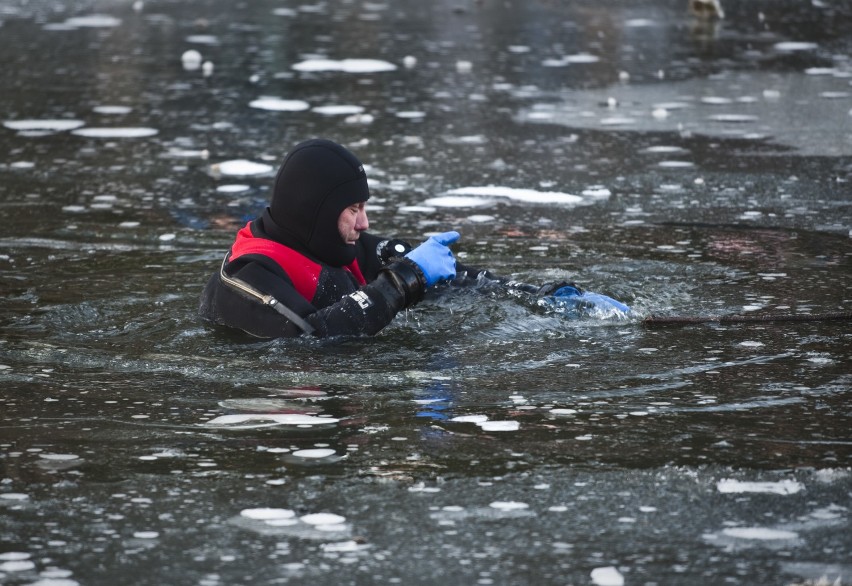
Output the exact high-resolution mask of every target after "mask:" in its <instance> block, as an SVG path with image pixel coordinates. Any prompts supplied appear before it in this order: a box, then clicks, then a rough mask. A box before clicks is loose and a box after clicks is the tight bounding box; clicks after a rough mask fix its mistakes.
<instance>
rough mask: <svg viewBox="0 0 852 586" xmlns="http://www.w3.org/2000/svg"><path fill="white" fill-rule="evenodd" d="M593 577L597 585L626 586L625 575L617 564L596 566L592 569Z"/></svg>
mask: <svg viewBox="0 0 852 586" xmlns="http://www.w3.org/2000/svg"><path fill="white" fill-rule="evenodd" d="M591 578H592V582H593V583H594V584H596V585H597V586H624V576H622V575H621V572H619V571H618V569H617V568H616V567H615V566H605V567H603V568H595V569H594V570H592V573H591Z"/></svg>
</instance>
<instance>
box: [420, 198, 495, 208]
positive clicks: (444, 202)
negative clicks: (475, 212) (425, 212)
mask: <svg viewBox="0 0 852 586" xmlns="http://www.w3.org/2000/svg"><path fill="white" fill-rule="evenodd" d="M423 203H424V204H426V205H428V206H434V207H436V208H478V207H484V206H488V205H491V204H493V203H494V200H491V199H487V198H484V197H459V196H443V197H433V198H430V199H427V200H426V201H424V202H423Z"/></svg>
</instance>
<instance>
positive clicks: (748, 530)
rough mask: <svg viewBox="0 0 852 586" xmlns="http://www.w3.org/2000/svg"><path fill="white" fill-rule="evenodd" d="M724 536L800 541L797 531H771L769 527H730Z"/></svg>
mask: <svg viewBox="0 0 852 586" xmlns="http://www.w3.org/2000/svg"><path fill="white" fill-rule="evenodd" d="M722 534H723V535H727V536H728V537H735V538H737V539H757V540H767V541H772V540H777V539H798V537H799V534H798V533H796V532H795V531H786V530H784V529H769V528H768V527H728V528H726V529H723V530H722Z"/></svg>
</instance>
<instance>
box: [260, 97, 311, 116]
mask: <svg viewBox="0 0 852 586" xmlns="http://www.w3.org/2000/svg"><path fill="white" fill-rule="evenodd" d="M249 107H250V108H256V109H258V110H269V111H271V112H302V111H304V110H307V109H309V108H310V107H311V105H310V104H308V103H307V102H306V101H304V100H285V99H283V98H275V97H272V96H261V97H259V98H258V99H256V100H252V101H251V102H249Z"/></svg>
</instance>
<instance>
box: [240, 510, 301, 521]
mask: <svg viewBox="0 0 852 586" xmlns="http://www.w3.org/2000/svg"><path fill="white" fill-rule="evenodd" d="M240 515H242V516H243V517H246V518H247V519H257V520H261V521H268V520H271V519H294V518H295V517H296V513H295V512H294V511H292V510H290V509H277V508H265V507H261V508H256V509H243V510H242V511H240Z"/></svg>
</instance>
